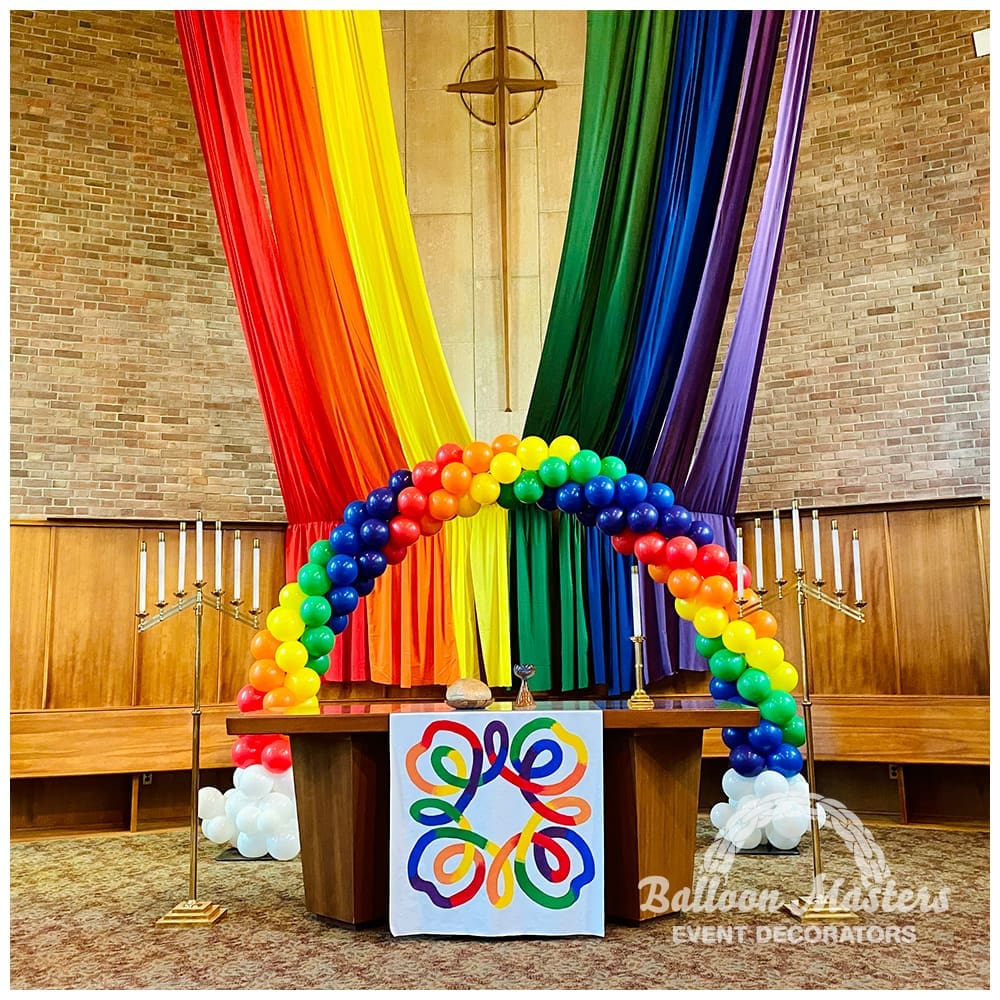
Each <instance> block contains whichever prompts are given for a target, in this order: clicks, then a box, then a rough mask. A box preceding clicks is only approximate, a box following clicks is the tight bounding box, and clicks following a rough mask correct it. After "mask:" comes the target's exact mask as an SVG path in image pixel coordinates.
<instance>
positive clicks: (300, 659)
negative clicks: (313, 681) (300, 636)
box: [274, 639, 312, 690]
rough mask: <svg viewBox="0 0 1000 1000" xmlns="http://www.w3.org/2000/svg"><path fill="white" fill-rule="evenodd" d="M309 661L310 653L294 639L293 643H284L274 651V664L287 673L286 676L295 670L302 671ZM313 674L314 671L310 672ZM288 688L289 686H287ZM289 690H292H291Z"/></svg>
mask: <svg viewBox="0 0 1000 1000" xmlns="http://www.w3.org/2000/svg"><path fill="white" fill-rule="evenodd" d="M308 660H309V651H308V650H307V649H306V647H305V646H303V645H302V643H301V642H296V641H295V640H294V639H293V640H292V641H291V642H283V643H282V644H281V645H280V646H279V647H278V648H277V649H276V650H275V651H274V662H275V663H277V664H278V666H279V667H281V669H282V670H284V671H285V673H286V674H290V673H292V672H293V671H295V670H301V669H302V667H304V666H305V665H306V663H307V662H308ZM309 672H310V673H312V671H311V670H310V671H309ZM285 687H288V684H287V683H286V684H285ZM289 690H291V689H290V688H289Z"/></svg>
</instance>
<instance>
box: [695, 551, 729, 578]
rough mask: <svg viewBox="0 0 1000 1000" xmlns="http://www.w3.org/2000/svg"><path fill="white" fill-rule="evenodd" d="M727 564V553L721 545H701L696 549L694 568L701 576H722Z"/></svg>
mask: <svg viewBox="0 0 1000 1000" xmlns="http://www.w3.org/2000/svg"><path fill="white" fill-rule="evenodd" d="M728 566H729V553H728V552H727V551H726V550H725V549H724V548H723V547H722V546H721V545H714V544H709V545H703V546H702V547H701V548H700V549H698V555H697V557H696V558H695V561H694V568H695V569H696V570H697V571H698V572H699V573H701V575H702V576H724V575H725V572H726V569H727V567H728Z"/></svg>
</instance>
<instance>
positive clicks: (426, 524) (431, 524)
mask: <svg viewBox="0 0 1000 1000" xmlns="http://www.w3.org/2000/svg"><path fill="white" fill-rule="evenodd" d="M443 527H444V522H443V521H439V520H438V519H437V518H436V517H431V516H430V514H424V516H423V517H422V518H421V519H420V534H422V535H436V534H437V533H438V532H439V531H440V530H441V529H442V528H443Z"/></svg>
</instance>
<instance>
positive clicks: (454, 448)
mask: <svg viewBox="0 0 1000 1000" xmlns="http://www.w3.org/2000/svg"><path fill="white" fill-rule="evenodd" d="M463 454H464V452H463V450H462V449H461V448H460V447H459V446H458V445H457V444H450V443H449V444H443V445H441V447H440V448H438V450H437V454H436V455H435V456H434V461H435V462H436V463H437V467H438V468H439V469H443V468H444V467H445V466H446V465H450V464H451V463H452V462H461V461H462V455H463Z"/></svg>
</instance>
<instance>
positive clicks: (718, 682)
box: [708, 677, 743, 749]
mask: <svg viewBox="0 0 1000 1000" xmlns="http://www.w3.org/2000/svg"><path fill="white" fill-rule="evenodd" d="M708 693H709V694H710V695H711V696H712V697H713V698H714V699H715V700H716V701H732V700H733V696H734V695H736V694H737V693H738V692H737V691H736V682H735V681H724V680H722V679H721V678H720V677H713V678H712V679H711V680H710V681H709V682H708ZM740 732H742V730H740ZM742 742H743V740H740V743H742ZM727 746H728V744H727ZM737 746H739V744H737ZM730 749H732V747H730Z"/></svg>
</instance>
